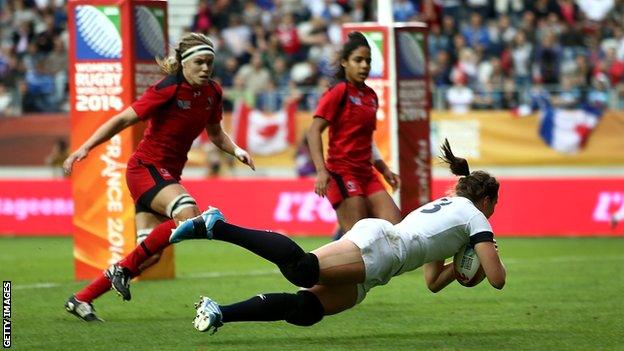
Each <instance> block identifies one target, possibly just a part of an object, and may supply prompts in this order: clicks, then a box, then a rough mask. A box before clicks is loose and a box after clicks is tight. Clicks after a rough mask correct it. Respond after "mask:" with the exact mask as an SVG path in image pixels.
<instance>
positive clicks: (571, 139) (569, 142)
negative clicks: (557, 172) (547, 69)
mask: <svg viewBox="0 0 624 351" xmlns="http://www.w3.org/2000/svg"><path fill="white" fill-rule="evenodd" d="M535 110H539V111H540V116H539V118H540V125H539V135H540V137H541V138H542V140H544V142H545V143H546V144H547V145H548V146H550V147H551V148H552V149H555V150H556V151H558V152H561V153H565V154H575V153H578V152H579V151H580V150H581V149H583V147H584V146H585V144H586V143H587V140H588V139H589V136H590V135H591V133H592V131H593V130H594V128H595V127H596V125H598V122H600V118H601V117H602V114H603V110H602V109H601V108H599V107H596V106H591V105H588V104H583V105H582V106H581V107H580V108H576V109H562V108H556V107H554V106H552V104H551V103H550V100H549V99H548V98H547V97H545V96H538V97H534V99H533V101H532V103H531V106H530V107H529V106H522V107H521V108H520V109H519V110H518V111H517V112H516V114H517V115H527V114H529V113H530V112H533V111H535Z"/></svg>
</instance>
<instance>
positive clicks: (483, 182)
mask: <svg viewBox="0 0 624 351" xmlns="http://www.w3.org/2000/svg"><path fill="white" fill-rule="evenodd" d="M441 149H442V156H440V158H441V159H442V161H444V162H446V163H448V164H449V166H450V168H451V172H452V173H453V174H454V175H457V176H460V177H461V178H459V180H458V181H457V184H455V189H454V192H455V195H457V196H462V197H465V198H468V199H470V201H472V203H473V204H476V203H477V202H479V201H481V200H482V199H484V198H485V197H489V198H490V200H494V199H498V188H499V187H500V184H499V183H498V181H497V180H496V178H494V177H492V176H491V175H490V174H489V173H487V172H485V171H474V172H472V173H470V168H469V166H468V161H466V159H464V158H461V157H457V156H455V155H454V154H453V151H452V150H451V145H450V144H449V141H448V139H444V143H442V147H441Z"/></svg>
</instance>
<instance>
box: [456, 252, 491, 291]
mask: <svg viewBox="0 0 624 351" xmlns="http://www.w3.org/2000/svg"><path fill="white" fill-rule="evenodd" d="M453 265H454V266H455V267H454V268H455V280H457V281H458V282H459V284H461V285H463V286H466V287H472V286H475V285H477V284H479V283H481V281H482V280H483V278H485V272H484V271H483V267H481V263H480V262H479V258H478V257H477V253H476V252H475V250H474V247H473V246H472V245H470V244H466V245H464V246H462V248H461V249H459V251H458V252H457V253H456V254H455V257H453Z"/></svg>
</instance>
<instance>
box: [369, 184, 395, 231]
mask: <svg viewBox="0 0 624 351" xmlns="http://www.w3.org/2000/svg"><path fill="white" fill-rule="evenodd" d="M366 205H367V206H366V207H367V208H368V214H369V216H367V217H374V218H381V219H385V220H386V221H388V222H390V223H392V224H397V223H399V222H400V221H401V211H400V210H399V208H398V207H397V206H396V204H395V203H394V200H392V197H391V196H390V194H388V193H387V192H386V191H383V190H382V191H378V192H376V193H374V194H370V195H369V196H368V197H367V198H366Z"/></svg>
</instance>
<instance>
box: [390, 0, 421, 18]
mask: <svg viewBox="0 0 624 351" xmlns="http://www.w3.org/2000/svg"><path fill="white" fill-rule="evenodd" d="M392 13H393V16H394V20H395V21H396V22H408V21H411V20H414V19H416V15H418V11H417V9H416V6H414V4H413V3H412V2H411V1H410V0H394V1H393V4H392Z"/></svg>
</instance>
